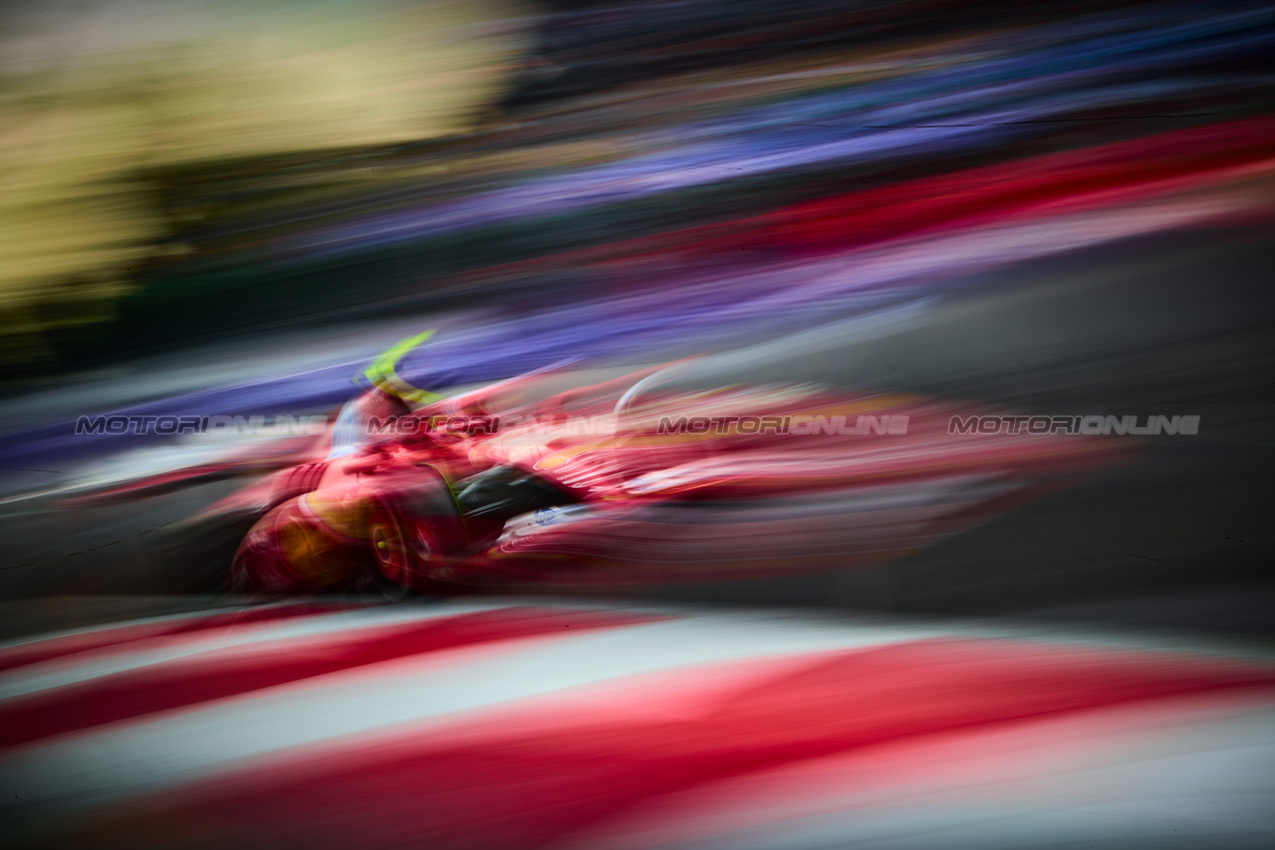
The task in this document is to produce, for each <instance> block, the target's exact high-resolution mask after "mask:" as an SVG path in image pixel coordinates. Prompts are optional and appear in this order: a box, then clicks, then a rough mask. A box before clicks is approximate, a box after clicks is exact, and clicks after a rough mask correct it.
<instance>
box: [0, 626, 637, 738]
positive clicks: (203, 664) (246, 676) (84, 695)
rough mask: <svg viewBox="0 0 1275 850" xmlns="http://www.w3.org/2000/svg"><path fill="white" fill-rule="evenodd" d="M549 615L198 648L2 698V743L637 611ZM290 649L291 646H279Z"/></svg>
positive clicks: (559, 630) (558, 631) (559, 631)
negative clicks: (211, 650) (164, 660)
mask: <svg viewBox="0 0 1275 850" xmlns="http://www.w3.org/2000/svg"><path fill="white" fill-rule="evenodd" d="M552 614H553V612H548V611H544V610H536V609H534V608H525V609H517V608H511V609H506V610H503V611H494V612H480V613H475V614H462V615H459V616H455V617H447V618H443V619H441V620H433V621H430V620H427V621H425V622H423V623H407V624H404V625H401V626H397V627H395V626H389V627H380V628H376V627H372V628H369V629H366V630H362V631H360V630H347V631H345V632H343V633H341V634H340V635H339V636H338V637H337V638H336V639H333V638H326V637H325V636H319V637H318V638H317V639H315V638H310V639H309V640H305V639H298V638H290V639H286V640H284V641H281V642H279V644H278V645H276V646H269V645H267V646H262V645H261V644H260V643H255V644H252V645H250V646H248V647H247V648H246V650H245V652H244V653H243V657H241V658H236V657H235V655H234V654H233V653H230V652H228V651H226V650H225V649H221V650H220V651H219V652H218V653H216V654H214V655H212V656H209V655H207V654H200V655H195V656H192V657H186V658H181V659H178V660H175V661H173V662H170V663H168V664H160V665H158V666H156V665H150V666H147V667H143V668H141V669H138V670H134V671H130V672H125V673H121V674H118V675H115V676H111V677H107V678H106V679H105V680H103V679H96V680H93V681H89V682H85V683H82V684H79V685H71V686H68V687H63V688H59V689H57V690H55V691H54V692H52V693H38V694H33V695H30V696H27V697H26V698H22V699H11V700H10V701H9V703H8V704H7V705H4V706H3V707H0V725H3V729H4V731H3V732H0V747H9V746H14V745H17V744H24V743H27V742H30V741H35V740H39V739H40V738H46V737H50V736H54V735H63V734H66V733H69V732H75V731H78V730H80V729H86V728H89V727H92V726H99V725H104V724H109V723H113V722H116V721H120V720H125V719H131V718H135V717H139V716H141V715H144V714H149V713H153V712H162V711H169V710H172V709H176V708H180V707H182V706H186V705H194V704H197V703H201V702H208V701H211V700H216V699H226V698H230V697H234V696H236V695H239V694H244V693H248V692H251V691H254V690H259V689H262V688H270V687H276V686H279V685H285V684H287V683H289V682H296V681H299V680H302V679H308V678H310V677H312V676H322V675H324V674H326V673H331V672H335V671H339V670H348V669H350V668H352V667H358V666H361V665H364V664H376V663H379V662H382V661H391V660H393V659H395V658H400V657H403V656H406V655H417V654H421V653H427V652H437V651H441V650H446V649H451V648H453V647H458V646H468V645H472V644H479V643H483V642H486V641H496V640H513V639H516V638H522V637H531V636H535V635H541V634H564V633H565V632H563V631H562V630H563V629H576V630H578V631H587V630H588V629H594V628H607V627H616V626H621V625H625V624H626V623H631V622H634V620H633V619H632V618H623V617H616V616H608V617H590V616H589V615H588V614H587V612H586V613H578V614H573V615H569V614H566V613H558V614H557V615H556V616H553V615H552ZM283 652H286V653H288V654H289V655H279V654H276V653H283ZM228 662H232V663H233V666H231V665H230V664H228Z"/></svg>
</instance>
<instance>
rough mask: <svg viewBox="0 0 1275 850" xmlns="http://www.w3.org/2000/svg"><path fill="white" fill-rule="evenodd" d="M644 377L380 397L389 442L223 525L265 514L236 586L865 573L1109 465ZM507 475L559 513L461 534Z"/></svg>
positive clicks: (323, 450) (856, 399)
mask: <svg viewBox="0 0 1275 850" xmlns="http://www.w3.org/2000/svg"><path fill="white" fill-rule="evenodd" d="M645 374H649V373H643V374H639V375H634V376H628V377H626V378H624V379H619V380H612V381H608V382H606V383H603V384H597V385H594V386H588V387H584V388H576V389H571V390H568V391H566V392H560V393H556V394H546V395H540V396H539V397H538V390H537V383H536V381H535V380H534V379H527V380H514V381H510V382H505V383H502V384H498V385H495V386H492V387H488V388H484V389H482V390H479V391H477V392H473V393H470V394H467V395H463V396H457V397H453V398H449V399H446V400H444V401H441V402H436V403H434V404H431V405H429V406H427V407H423V408H420V409H418V410H415V411H411V412H410V416H408V418H406V419H403V418H400V419H398V420H394V421H395V425H394V426H393V427H392V428H390V429H389V431H390V432H391V433H388V434H387V433H385V431H386V428H385V425H386V424H387V423H388V422H389V421H391V420H389V419H387V418H386V417H385V416H382V415H381V413H375V412H373V413H368V411H370V410H375V409H376V408H377V407H378V405H379V406H380V409H381V412H382V413H383V412H385V411H386V410H388V408H387V407H385V406H384V405H385V399H384V397H378V395H377V394H376V392H375V391H374V392H373V393H372V394H369V395H368V396H366V397H364V399H363V400H362V401H360V402H358V403H357V405H359V407H360V409H361V412H360V414H359V415H360V419H359V421H360V423H361V426H360V427H363V428H364V432H365V433H366V432H367V431H368V430H377V428H378V426H379V429H380V430H381V434H380V436H378V437H375V438H373V439H369V440H368V441H366V442H365V443H364V444H362V445H360V446H359V447H358V448H357V449H354V450H352V451H350V452H349V453H348V454H345V455H343V456H339V457H332V458H329V459H323V458H325V457H326V456H327V455H329V454H332V453H333V449H332V438H331V435H329V437H328V438H325V441H323V443H322V444H321V445H319V446H316V447H315V450H314V459H313V460H312V461H311V462H309V463H303V464H299V465H297V466H295V467H292V468H290V469H287V470H284V471H282V472H280V473H277V474H275V475H273V476H271V477H269V478H267V479H266V480H264V481H262V482H260V483H258V484H257V485H254V486H253V487H250V488H248V489H247V490H244V491H241V492H240V493H238V494H236V495H235V496H232V497H231V498H230V499H228V500H226V501H224V502H222V503H220V504H219V505H217V506H214V509H213V511H214V512H217V511H232V510H236V509H238V510H242V509H245V508H250V507H251V508H255V509H257V510H262V509H264V510H265V511H266V512H265V514H264V516H263V517H262V518H261V519H260V521H258V522H257V524H256V525H255V526H254V527H253V529H252V531H251V532H250V533H249V534H248V536H247V538H246V539H245V541H244V542H243V544H242V545H241V546H240V549H239V554H238V556H237V558H236V562H235V566H234V571H233V572H234V577H235V581H236V582H237V583H238V585H239V586H240V587H242V588H244V589H247V590H255V591H262V592H272V593H292V592H313V591H316V590H341V589H348V588H350V587H352V586H356V585H358V583H359V582H361V581H367V580H372V581H373V582H374V583H376V584H378V585H380V586H381V587H382V588H384V587H385V586H386V585H389V586H392V587H401V588H406V589H414V590H437V589H440V588H443V587H447V586H471V587H492V586H500V587H523V588H526V587H529V586H541V587H543V586H545V585H557V586H575V587H580V586H608V585H616V584H628V585H632V584H653V583H663V582H668V581H674V580H687V579H695V580H702V579H714V578H734V577H740V576H756V575H764V574H779V573H786V572H792V571H811V570H824V569H837V568H845V567H852V566H859V565H870V564H876V563H881V562H883V561H886V560H889V559H893V558H897V557H900V556H904V555H907V554H909V553H912V552H915V551H917V550H919V549H921V548H923V547H925V546H928V545H931V544H932V543H934V542H936V541H937V540H939V539H942V538H944V537H946V536H949V535H951V534H953V533H955V532H958V531H960V530H963V529H965V528H968V527H970V526H971V525H973V524H974V523H976V522H978V521H980V520H982V519H985V518H987V517H989V516H992V515H995V514H997V513H1000V512H1003V511H1004V510H1006V509H1007V508H1009V507H1011V506H1013V505H1014V504H1016V503H1018V502H1021V501H1022V500H1023V499H1024V498H1026V497H1028V496H1030V495H1032V494H1034V493H1037V492H1039V491H1040V490H1041V489H1042V488H1049V487H1054V486H1058V484H1059V481H1060V477H1061V476H1063V475H1064V474H1067V475H1069V474H1073V473H1075V472H1077V471H1078V470H1082V469H1085V468H1093V467H1094V466H1096V465H1102V464H1105V463H1107V462H1109V461H1110V460H1111V459H1112V458H1113V456H1114V454H1115V449H1116V446H1115V443H1114V441H1112V440H1109V439H1104V438H1099V437H1078V436H1065V435H1059V434H1028V433H1019V434H1008V433H1000V434H978V433H950V431H951V428H950V423H951V421H952V418H953V417H960V418H961V419H962V420H967V419H968V417H970V416H971V415H977V414H980V413H989V412H991V411H988V410H979V409H975V408H972V407H970V406H967V405H954V404H951V403H946V402H940V401H935V400H927V399H923V398H919V397H915V396H905V395H898V394H864V395H854V394H846V393H834V392H829V391H826V390H820V389H818V388H813V387H809V386H762V387H749V386H733V387H729V388H725V389H718V390H713V391H703V392H685V391H684V392H665V393H661V392H659V391H658V389H654V390H651V391H647V392H641V393H639V392H635V391H633V390H632V389H631V388H633V387H634V386H635V384H636V382H637V381H639V380H640V379H641V378H643V377H645ZM399 412H400V413H403V412H406V409H405V408H403V409H402V410H401V411H399ZM682 417H686V423H687V424H686V427H684V428H682V427H679V426H680V425H681V423H680V420H681V419H682ZM696 417H698V418H699V420H698V421H697V420H696ZM732 417H741V418H740V419H739V420H738V421H734V424H730V423H731V422H732V421H733V420H732ZM704 420H708V421H709V425H708V427H707V429H703V428H702V427H701V428H699V429H697V428H696V425H700V426H702V425H703V424H704ZM718 423H726V424H720V425H719V424H718ZM369 425H370V426H372V427H371V429H369V428H368V426H369ZM679 431H680V432H679ZM670 432H672V433H670ZM510 468H512V469H516V470H520V471H522V472H523V473H526V474H528V475H532V476H535V477H536V478H537V479H538V480H540V481H543V482H546V484H547V485H550V486H547V487H546V488H545V489H548V490H553V491H554V492H557V493H559V494H560V495H561V498H560V499H559V500H558V502H559V503H558V504H554V505H548V506H543V507H538V508H537V509H535V510H528V511H527V512H525V513H523V514H521V515H515V516H513V517H512V518H507V521H506V520H505V519H501V520H500V521H499V522H496V523H494V524H493V523H491V522H490V521H485V520H484V519H482V518H481V517H479V516H475V515H462V512H461V511H460V510H459V509H458V508H457V506H456V501H455V499H454V498H452V496H453V493H454V492H456V491H459V490H460V489H462V488H463V487H464V486H465V482H466V479H468V478H469V477H470V476H473V475H475V474H477V473H482V472H484V471H488V470H493V469H510Z"/></svg>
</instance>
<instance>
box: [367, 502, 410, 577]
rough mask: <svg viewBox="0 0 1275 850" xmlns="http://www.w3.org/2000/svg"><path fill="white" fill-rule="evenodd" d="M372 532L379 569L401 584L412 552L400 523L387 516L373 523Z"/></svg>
mask: <svg viewBox="0 0 1275 850" xmlns="http://www.w3.org/2000/svg"><path fill="white" fill-rule="evenodd" d="M370 534H371V540H372V553H373V555H375V557H376V568H377V570H379V571H380V573H381V575H383V576H385V577H386V578H387V579H389V580H390V581H392V582H394V583H395V584H401V583H402V582H403V580H404V578H405V577H406V576H407V572H408V569H409V565H408V559H409V557H410V553H409V552H408V548H407V546H406V545H405V543H404V541H403V535H402V534H401V533H400V531H399V528H398V523H396V522H393V521H392V520H389V518H388V517H387V518H385V519H384V520H382V521H379V522H375V523H373V524H372V527H371V529H370Z"/></svg>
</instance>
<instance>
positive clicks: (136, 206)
mask: <svg viewBox="0 0 1275 850" xmlns="http://www.w3.org/2000/svg"><path fill="white" fill-rule="evenodd" d="M38 11H39V9H38V7H33V11H32V12H31V13H30V14H29V15H27V16H25V17H24V16H23V14H22V13H21V10H18V11H16V12H6V13H5V15H6V16H7V17H8V19H9V24H8V25H6V26H5V27H3V29H4V30H5V31H6V34H5V35H0V187H2V188H3V191H2V192H0V337H3V339H0V357H5V356H6V353H7V355H8V357H12V356H15V355H17V356H26V355H34V354H37V353H38V349H39V347H40V346H39V345H38V343H36V342H35V340H38V337H39V334H40V333H41V332H42V331H43V330H45V329H46V328H45V326H47V325H49V324H50V322H51V321H53V320H50V319H49V318H47V315H46V316H45V318H37V317H36V311H35V310H34V308H35V307H36V305H38V304H41V303H47V302H48V301H50V300H56V301H66V300H83V301H85V302H92V303H95V304H96V305H98V306H96V307H94V308H92V309H88V310H78V311H70V312H69V315H74V316H76V317H77V318H75V319H65V318H63V319H60V320H58V321H63V322H65V321H93V320H95V319H100V318H103V317H106V316H109V310H107V309H102V305H109V303H110V300H111V299H113V298H115V297H116V296H118V295H119V294H120V293H121V292H123V291H124V290H125V289H126V287H127V285H128V284H127V281H128V279H129V272H130V267H132V266H136V264H138V263H139V262H140V261H142V260H143V259H144V258H145V256H146V255H147V254H148V253H149V251H150V248H149V246H150V245H152V244H153V243H154V242H155V240H156V239H157V238H159V237H161V236H163V234H164V233H165V231H166V229H167V226H166V222H165V221H164V220H163V217H162V215H161V214H160V211H159V209H158V206H157V205H156V203H155V200H154V197H153V192H154V187H151V186H148V185H147V184H146V182H145V181H144V179H143V177H142V170H143V169H144V168H154V167H163V166H174V165H181V164H184V163H193V162H207V161H209V160H217V159H223V158H240V157H248V156H259V155H263V154H277V153H290V152H303V151H314V150H322V149H331V148H342V147H354V146H367V145H376V144H387V143H394V142H401V141H409V140H416V139H425V138H430V137H436V136H441V135H446V134H450V133H455V132H458V131H461V130H464V129H465V128H466V127H467V126H468V125H469V124H470V123H472V122H473V121H474V120H475V116H476V115H477V114H478V111H479V110H480V109H481V107H482V106H483V104H486V103H489V102H491V101H492V100H493V99H494V98H495V97H496V96H497V95H498V94H499V92H500V89H501V86H502V84H503V82H504V80H505V79H506V78H507V76H508V70H509V69H510V67H511V65H512V63H513V62H514V61H516V57H517V54H518V51H519V47H520V38H521V34H520V32H519V30H518V27H517V26H516V25H514V24H511V23H510V22H511V21H514V20H516V19H515V18H514V15H515V13H516V12H517V10H516V9H514V8H512V7H511V6H509V5H507V4H501V3H499V2H497V0H476V2H446V3H433V4H406V3H391V2H365V3H358V4H353V3H351V4H344V3H326V2H284V3H273V4H266V5H264V6H263V7H260V8H259V7H256V6H253V5H251V4H249V3H246V2H194V3H186V4H172V5H159V4H156V5H149V4H147V5H143V4H138V3H135V2H118V0H114V1H113V0H100V2H96V3H84V4H79V6H75V5H72V6H71V7H69V8H68V9H64V10H63V12H62V15H61V17H58V16H56V15H50V16H42V15H37V14H36V13H37V12H38ZM90 13H92V14H90ZM63 312H64V313H66V312H67V311H63ZM45 313H46V314H47V311H45ZM24 353H25V354H24ZM8 357H6V359H8Z"/></svg>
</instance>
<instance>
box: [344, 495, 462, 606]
mask: <svg viewBox="0 0 1275 850" xmlns="http://www.w3.org/2000/svg"><path fill="white" fill-rule="evenodd" d="M367 539H368V546H369V548H370V550H371V555H372V558H371V560H372V568H371V570H370V571H369V574H368V575H367V576H366V577H365V579H364V580H363V581H361V582H360V586H361V588H362V589H365V590H367V591H369V592H371V593H373V594H374V595H377V596H380V597H382V598H394V599H397V598H400V597H402V596H404V595H406V594H407V593H409V592H411V591H413V590H417V591H422V592H430V593H441V592H444V591H445V590H446V588H447V582H448V579H449V578H450V577H451V570H452V567H451V560H452V558H453V557H454V556H455V554H456V553H457V552H458V551H459V550H460V549H461V548H462V547H463V543H464V541H463V533H462V531H461V524H460V514H459V512H458V511H457V510H456V503H455V501H454V500H453V499H452V496H451V491H450V490H449V489H448V488H447V486H446V483H445V482H442V481H439V482H434V483H433V484H432V486H425V487H414V488H412V489H410V490H407V491H391V492H388V493H384V494H381V495H378V496H376V497H374V498H373V499H372V502H371V504H370V505H369V506H368V512H367Z"/></svg>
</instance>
